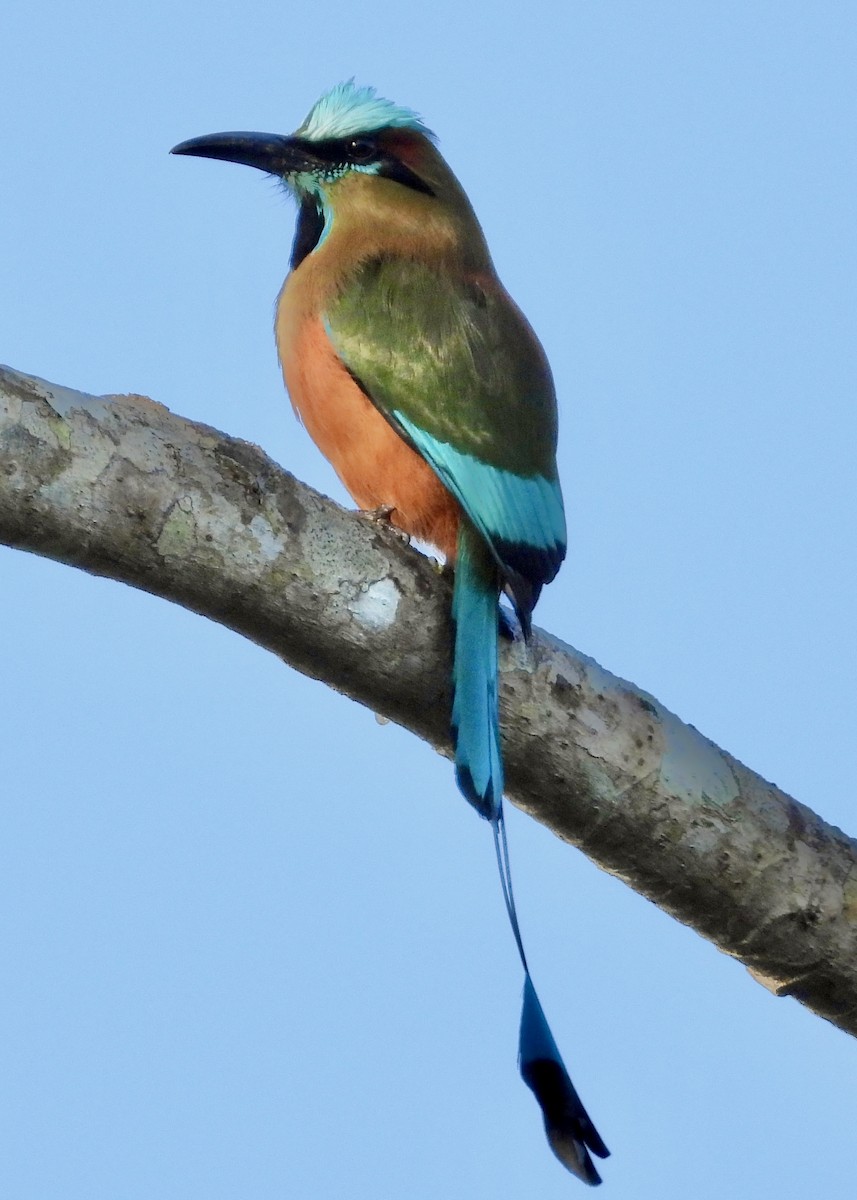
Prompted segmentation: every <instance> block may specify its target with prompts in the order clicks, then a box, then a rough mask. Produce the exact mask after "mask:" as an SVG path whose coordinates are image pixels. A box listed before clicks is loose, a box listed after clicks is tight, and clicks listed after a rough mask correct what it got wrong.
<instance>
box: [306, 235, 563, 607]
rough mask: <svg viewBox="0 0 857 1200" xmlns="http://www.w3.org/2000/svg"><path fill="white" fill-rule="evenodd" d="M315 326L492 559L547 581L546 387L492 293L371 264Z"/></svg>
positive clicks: (495, 287) (549, 456)
mask: <svg viewBox="0 0 857 1200" xmlns="http://www.w3.org/2000/svg"><path fill="white" fill-rule="evenodd" d="M325 322H326V327H327V330H328V334H329V336H330V338H331V341H332V343H333V346H334V348H335V350H336V352H337V353H338V355H339V356H340V358H341V359H342V361H343V363H344V364H345V365H346V367H347V368H348V370H349V371H350V372H351V374H352V375H353V376H354V377H355V379H356V380H357V381H358V382H359V384H360V386H361V387H362V388H363V390H364V391H365V392H366V394H367V395H368V396H369V397H370V399H371V400H372V402H373V403H374V404H375V405H376V406H377V408H378V409H379V410H380V411H381V412H382V413H383V414H384V416H385V417H386V418H387V420H389V421H390V422H391V423H392V424H393V425H394V426H395V427H396V428H397V429H398V430H399V432H400V433H401V434H402V435H403V436H404V437H405V438H406V439H407V440H408V441H410V442H411V443H412V444H413V445H414V446H415V448H416V449H417V450H418V451H419V453H420V454H421V455H422V456H423V457H424V458H425V459H426V460H427V461H428V462H429V464H430V465H431V466H432V468H433V469H434V470H435V472H436V473H437V474H438V476H439V477H440V478H441V479H442V481H443V482H444V484H446V486H447V487H448V488H449V489H450V491H451V492H452V493H453V494H454V495H455V496H456V497H457V499H458V500H459V502H460V503H461V505H462V507H463V508H464V510H465V512H466V513H467V515H468V516H469V517H470V519H471V520H472V522H473V523H474V525H475V526H476V527H477V529H478V530H479V531H480V533H482V535H483V536H484V537H485V539H486V540H487V541H488V543H489V545H490V546H491V548H492V550H493V551H494V553H495V555H496V557H497V558H498V561H500V563H501V564H502V565H503V566H504V567H505V568H506V569H508V570H510V571H512V572H513V573H516V574H520V575H523V576H524V577H526V578H527V579H529V580H531V582H532V583H533V584H535V585H536V586H538V585H539V584H541V583H543V582H546V581H547V580H549V579H551V578H553V576H554V574H555V573H556V571H557V569H558V567H559V564H560V562H561V561H562V558H563V556H564V553H565V518H564V514H563V507H562V495H561V493H560V489H559V482H558V480H557V473H556V459H555V450H556V400H555V396H554V389H553V381H552V379H551V374H550V368H549V367H548V364H547V360H546V359H545V356H544V352H543V351H542V348H541V346H540V345H539V343H538V341H537V339H536V337H535V334H534V333H533V331H532V330H531V329H530V327H529V325H528V324H527V322H526V320H525V319H524V317H523V316H522V314H521V313H520V311H519V310H518V309H517V307H516V306H515V305H514V303H513V302H512V300H511V299H510V298H509V296H508V295H507V294H506V292H505V291H504V290H503V288H502V287H501V286H500V284H499V283H497V282H496V281H493V280H490V281H486V280H484V279H479V280H476V279H472V278H471V279H467V278H461V277H454V276H451V275H450V274H449V273H446V272H442V271H440V270H436V269H433V268H432V267H430V266H427V265H425V264H423V263H417V262H415V261H412V260H408V259H401V258H379V259H375V260H372V261H370V262H368V263H366V264H365V265H364V266H363V267H362V268H361V269H360V270H359V271H358V272H357V274H356V275H355V276H354V277H352V278H351V279H350V280H349V282H348V284H347V285H346V287H345V289H344V291H343V292H342V293H341V294H340V296H339V297H338V298H337V300H336V301H335V303H333V304H332V305H331V307H330V308H329V309H328V311H327V312H326V314H325Z"/></svg>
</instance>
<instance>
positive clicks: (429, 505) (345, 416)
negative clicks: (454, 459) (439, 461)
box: [277, 317, 460, 559]
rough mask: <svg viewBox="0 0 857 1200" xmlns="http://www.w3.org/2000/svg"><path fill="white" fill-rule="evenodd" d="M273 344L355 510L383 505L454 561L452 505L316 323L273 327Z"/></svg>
mask: <svg viewBox="0 0 857 1200" xmlns="http://www.w3.org/2000/svg"><path fill="white" fill-rule="evenodd" d="M277 343H278V349H279V353H280V361H281V363H282V367H283V377H284V379H285V382H286V387H287V388H288V391H289V395H290V397H291V400H292V404H293V405H294V408H295V411H296V412H297V414H298V416H299V417H300V419H301V420H302V421H303V423H304V425H305V426H306V428H307V431H308V433H309V435H310V437H311V438H312V440H313V441H314V442H315V444H316V445H317V446H318V448H319V450H321V452H322V454H323V455H324V456H325V458H326V459H327V460H328V461H329V462H330V463H331V465H332V466H333V468H334V470H335V471H336V473H337V475H338V476H339V478H340V479H341V480H342V482H343V484H344V485H345V487H346V488H347V489H348V491H349V492H350V494H351V495H352V497H353V498H354V501H355V502H356V504H357V505H358V506H359V507H360V508H362V509H375V508H379V507H380V506H382V505H389V506H390V507H391V508H392V510H393V511H392V513H391V520H392V522H393V524H394V525H396V526H398V527H399V528H400V529H403V530H404V531H405V532H406V533H408V534H410V535H411V536H412V537H416V538H419V539H420V540H422V541H426V542H429V543H431V544H432V545H434V546H437V548H438V549H439V550H441V551H442V552H443V553H444V554H445V555H446V556H447V558H448V559H453V558H454V557H455V543H456V538H457V534H458V519H459V513H460V509H459V506H458V502H457V501H456V500H455V499H454V498H453V496H452V495H450V493H449V492H448V491H447V490H446V488H445V487H444V486H443V484H442V483H441V482H440V480H439V479H438V477H437V476H436V475H435V473H434V471H432V469H431V467H429V466H428V464H427V463H426V462H425V460H424V459H422V458H421V457H420V456H419V454H417V452H416V451H415V450H413V449H412V448H411V447H410V446H409V445H408V443H407V442H406V441H405V440H404V439H403V438H402V437H400V436H399V434H398V433H396V431H395V430H394V429H393V427H392V426H391V425H390V424H389V423H388V422H387V421H386V420H385V419H384V417H383V416H382V415H381V413H380V412H379V411H378V409H377V408H375V406H374V404H373V403H372V401H371V400H369V398H368V397H367V396H366V395H365V394H364V393H363V392H362V391H361V389H360V388H359V387H358V385H357V384H356V383H355V382H354V379H353V378H352V377H351V375H349V373H348V371H347V370H346V369H345V367H344V366H343V365H342V362H341V361H340V359H339V358H338V356H337V354H336V352H335V350H334V349H333V347H332V346H331V344H330V339H329V338H328V336H327V334H326V332H325V330H324V326H323V324H322V322H321V319H320V318H318V317H313V318H309V319H307V320H304V321H303V322H302V323H301V324H300V326H299V327H298V328H297V329H289V328H288V326H287V325H286V323H285V322H283V321H278V328H277Z"/></svg>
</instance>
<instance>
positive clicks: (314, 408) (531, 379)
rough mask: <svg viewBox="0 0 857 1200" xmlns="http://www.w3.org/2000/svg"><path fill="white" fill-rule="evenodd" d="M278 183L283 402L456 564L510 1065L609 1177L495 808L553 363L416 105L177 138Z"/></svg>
mask: <svg viewBox="0 0 857 1200" xmlns="http://www.w3.org/2000/svg"><path fill="white" fill-rule="evenodd" d="M173 153H174V154H191V155H197V156H200V157H203V158H219V159H225V160H227V161H229V162H236V163H244V164H246V165H248V166H253V167H258V168H259V169H261V170H262V171H265V172H267V173H268V174H270V175H273V176H275V177H276V178H278V179H280V180H282V182H283V183H284V184H285V185H286V187H287V189H288V190H289V191H290V192H291V193H292V194H293V195H294V196H295V198H296V200H297V202H298V206H299V214H298V222H297V229H296V233H295V239H294V245H293V248H292V257H291V270H290V273H289V275H288V277H287V279H286V282H285V284H284V285H283V289H282V292H281V293H280V297H279V302H278V305H277V316H276V337H277V348H278V351H279V355H280V362H281V364H282V368H283V375H284V377H285V382H286V387H287V388H288V391H289V395H290V396H291V400H292V404H293V406H294V408H295V410H296V412H297V414H298V416H299V417H300V419H301V420H302V421H303V423H304V425H305V426H306V428H307V429H308V431H309V433H310V436H311V437H312V438H313V440H314V441H315V442H316V444H317V445H318V447H319V448H320V450H321V451H322V453H323V454H325V455H326V457H327V458H328V459H329V460H330V462H331V463H332V464H333V466H334V468H335V469H336V472H337V474H338V475H339V477H340V479H341V480H342V482H343V483H344V484H345V486H346V488H347V489H348V491H349V492H350V493H351V495H352V496H353V497H354V500H355V501H356V502H357V504H358V505H359V506H360V507H361V508H362V509H367V510H375V509H383V511H384V512H386V513H388V515H389V518H390V520H391V521H392V522H393V524H394V525H396V526H398V527H399V528H400V529H401V530H403V531H404V532H406V533H407V534H410V535H412V536H413V537H415V538H418V539H420V540H421V541H425V542H428V543H431V544H432V545H434V546H436V547H438V549H440V550H441V551H442V552H443V554H444V555H445V556H446V558H447V560H448V561H449V562H451V563H454V565H455V584H454V590H453V599H452V615H453V619H454V624H455V646H454V659H453V689H454V701H453V709H452V736H453V743H454V746H455V771H456V778H457V781H458V786H459V788H460V789H461V791H462V793H463V794H464V795H465V796H466V798H467V799H468V800H469V801H470V803H471V804H472V805H473V806H474V808H476V810H477V811H478V812H479V814H480V815H481V816H483V817H484V818H485V819H486V820H488V821H489V822H490V823H491V825H492V827H493V830H494V841H495V847H496V852H497V861H498V865H499V868H500V877H501V881H502V886H503V894H504V898H505V902H506V907H507V910H508V914H509V919H510V921H511V924H512V930H513V932H514V935H515V941H516V943H517V947H518V952H519V954H520V957H521V962H522V964H523V967H524V1004H523V1012H522V1015H521V1031H520V1049H519V1063H520V1069H521V1074H522V1076H523V1078H524V1080H525V1082H526V1083H527V1084H528V1085H529V1087H530V1088H531V1089H532V1091H533V1092H534V1094H535V1096H536V1098H537V1100H538V1102H539V1104H540V1106H541V1109H542V1113H543V1115H544V1122H545V1129H546V1132H547V1135H548V1140H549V1142H550V1145H551V1147H552V1148H553V1150H554V1152H555V1153H556V1155H557V1157H558V1158H559V1159H560V1161H561V1162H563V1163H564V1164H565V1166H566V1167H568V1169H569V1170H570V1171H572V1172H573V1173H574V1174H575V1175H578V1176H579V1177H580V1178H581V1179H583V1180H585V1181H586V1182H587V1183H591V1184H596V1183H600V1182H601V1180H600V1178H599V1175H598V1172H597V1171H596V1170H595V1166H594V1164H593V1162H592V1159H591V1157H590V1151H591V1152H592V1153H593V1154H595V1155H598V1156H600V1157H602V1158H603V1157H606V1156H607V1153H608V1152H607V1148H606V1146H605V1145H604V1143H603V1142H602V1140H601V1138H600V1137H599V1135H598V1133H597V1131H596V1129H595V1127H594V1126H593V1124H592V1122H591V1121H590V1119H589V1117H588V1115H587V1113H586V1110H585V1109H584V1107H583V1105H582V1104H581V1102H580V1099H579V1097H578V1095H577V1092H576V1091H575V1089H574V1086H573V1085H572V1083H571V1080H570V1078H569V1076H568V1072H567V1071H566V1069H565V1066H564V1065H563V1061H562V1058H561V1057H560V1054H559V1051H558V1050H557V1047H556V1043H555V1041H554V1039H553V1036H552V1034H551V1032H550V1029H549V1027H548V1024H547V1021H546V1020H545V1016H544V1013H543V1011H542V1007H541V1005H540V1003H539V1000H538V997H537V996H536V992H535V989H534V988H533V984H532V980H531V978H530V972H529V968H528V966H527V959H526V955H525V953H524V947H523V944H522V941H521V934H520V930H519V928H518V918H517V915H516V912H515V905H514V900H513V897H512V884H511V877H510V873H509V860H508V853H507V849H506V835H505V826H504V822H503V804H502V797H503V756H502V751H501V743H500V727H499V711H498V698H497V637H498V615H499V608H498V598H499V595H500V592H501V590H505V591H506V593H507V594H508V595H509V597H510V598H511V600H512V603H513V605H514V608H515V611H516V613H517V616H518V619H519V621H520V625H521V629H522V631H523V634H524V636H525V637H528V636H529V631H530V617H531V614H532V611H533V607H534V605H535V603H536V600H537V599H538V596H539V592H540V591H541V588H542V585H543V584H545V583H549V582H550V581H551V580H552V579H553V577H554V576H555V575H556V572H557V570H558V569H559V566H560V563H561V562H562V560H563V558H564V557H565V516H564V512H563V504H562V494H561V492H560V485H559V479H558V478H557V468H556V457H555V454H556V436H557V418H556V400H555V396H554V387H553V381H552V378H551V373H550V368H549V367H548V364H547V360H546V358H545V355H544V352H543V350H542V348H541V345H540V344H539V342H538V340H537V338H536V336H535V334H534V333H533V331H532V329H531V328H530V326H529V325H528V324H527V321H526V320H525V318H524V317H523V315H522V314H521V312H520V311H519V309H518V308H517V307H516V305H515V304H514V302H513V301H512V299H511V298H510V297H509V295H508V293H507V292H506V291H505V289H504V288H503V286H502V284H501V283H500V281H499V279H498V278H497V275H496V273H495V270H494V266H493V264H492V262H491V257H490V254H489V252H488V247H487V245H486V242H485V237H484V235H483V233H482V229H481V228H480V225H479V222H478V221H477V219H476V215H475V214H474V212H473V209H472V208H471V205H470V202H469V200H468V199H467V196H466V195H465V194H464V191H463V189H462V187H461V185H460V184H459V182H458V180H457V179H456V178H455V176H454V175H453V173H452V171H451V170H450V168H449V167H448V166H447V164H446V162H445V161H444V159H443V158H442V157H441V155H440V153H439V152H438V150H437V148H436V146H435V143H434V137H433V135H432V134H431V132H430V131H429V130H428V129H427V128H426V126H425V125H424V124H423V123H422V121H421V120H420V119H419V117H418V116H417V115H416V113H414V112H412V111H411V110H410V109H407V108H402V107H399V106H398V105H395V104H392V103H390V102H389V101H387V100H383V99H381V98H380V97H379V96H377V95H376V94H375V92H374V90H373V89H371V88H361V87H356V86H355V85H354V84H353V83H345V84H340V85H338V86H337V87H335V88H333V89H332V90H331V91H330V92H328V93H327V94H326V95H324V96H322V98H321V99H320V100H319V101H318V102H317V104H316V105H315V106H314V107H313V108H312V110H311V111H310V113H309V115H308V116H307V118H306V120H305V121H304V122H303V124H302V125H301V126H300V128H299V129H298V130H297V131H296V132H295V133H294V134H292V135H290V136H281V135H278V134H267V133H216V134H210V135H208V136H205V137H199V138H192V139H191V140H190V141H187V142H182V143H181V144H180V145H178V146H176V147H175V149H174V150H173Z"/></svg>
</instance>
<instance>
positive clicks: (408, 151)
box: [171, 81, 482, 265]
mask: <svg viewBox="0 0 857 1200" xmlns="http://www.w3.org/2000/svg"><path fill="white" fill-rule="evenodd" d="M171 153H173V154H188V155H194V156H196V157H199V158H218V159H223V160H225V161H227V162H235V163H242V164H244V165H246V166H250V167H257V168H258V169H259V170H261V171H265V172H266V173H267V174H268V175H272V176H274V177H276V178H277V179H278V180H280V181H281V182H282V183H283V184H285V186H286V188H287V189H288V190H289V191H290V192H291V193H293V195H294V196H295V198H296V199H297V200H298V202H299V204H300V206H301V211H302V216H303V217H304V218H307V220H306V221H305V222H304V223H305V224H308V225H316V226H318V228H317V230H316V232H317V233H318V237H317V238H315V241H314V243H313V245H312V246H309V248H308V249H312V248H314V245H317V244H318V243H319V241H320V240H322V239H323V238H324V237H325V236H326V235H327V233H328V232H329V231H330V228H331V227H332V225H333V221H334V217H337V218H338V217H339V214H340V213H348V211H349V210H353V211H352V215H353V216H356V217H357V219H358V220H359V222H360V223H361V224H362V225H363V226H364V227H365V226H366V225H367V224H370V223H371V224H375V223H377V224H378V225H383V224H387V225H388V227H389V225H390V224H392V225H395V224H396V222H397V220H400V219H405V220H406V221H407V222H408V224H410V225H411V226H418V225H419V224H420V223H421V222H422V223H426V222H427V223H428V224H429V225H432V224H438V225H439V224H440V219H442V218H443V216H444V215H445V216H446V217H447V218H448V219H449V220H451V221H452V223H453V224H454V225H457V226H460V228H461V230H462V231H463V232H464V234H465V238H467V237H468V236H469V237H470V239H471V240H472V241H473V242H474V243H479V244H481V243H482V235H481V230H480V229H479V225H478V222H477V221H476V218H475V216H474V215H473V210H472V209H471V207H470V203H469V201H468V199H467V197H466V195H465V193H464V191H463V189H462V188H461V185H460V184H459V183H458V180H457V179H456V178H455V176H454V174H453V173H452V171H451V170H450V168H449V167H448V166H447V164H446V162H445V161H444V159H443V158H442V156H441V155H440V153H439V152H438V150H437V148H436V146H435V138H434V134H433V133H432V132H431V130H430V129H428V128H427V127H426V125H424V124H423V122H422V120H421V119H420V118H419V116H418V115H417V113H415V112H414V111H413V110H412V109H409V108H403V107H401V106H400V105H397V104H393V103H392V102H391V101H389V100H384V99H382V98H381V97H380V96H378V95H376V93H375V89H374V88H370V87H358V86H357V85H356V84H355V83H354V82H353V81H349V82H347V83H340V84H337V85H336V87H334V88H332V89H331V90H330V91H329V92H326V93H325V94H324V95H323V96H322V97H321V99H320V100H318V101H317V102H316V104H314V105H313V107H312V108H311V109H310V112H309V114H308V115H307V117H306V119H305V120H304V121H303V123H302V124H301V125H300V126H299V127H298V129H296V130H295V132H294V133H293V134H288V135H284V134H275V133H211V134H206V135H204V136H203V137H197V138H191V139H190V140H189V141H186V142H181V143H180V144H179V145H178V146H174V147H173V150H172V151H171ZM313 214H315V215H316V219H315V220H313ZM367 215H368V216H370V217H371V218H373V219H372V221H371V222H367V220H366V218H367ZM343 223H344V222H343ZM313 236H314V235H313ZM298 240H299V241H300V240H301V234H300V228H299V231H298ZM297 249H298V247H297V245H296V251H297ZM474 249H475V245H474ZM304 252H307V248H304ZM301 257H302V256H301ZM293 265H297V263H293Z"/></svg>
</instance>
